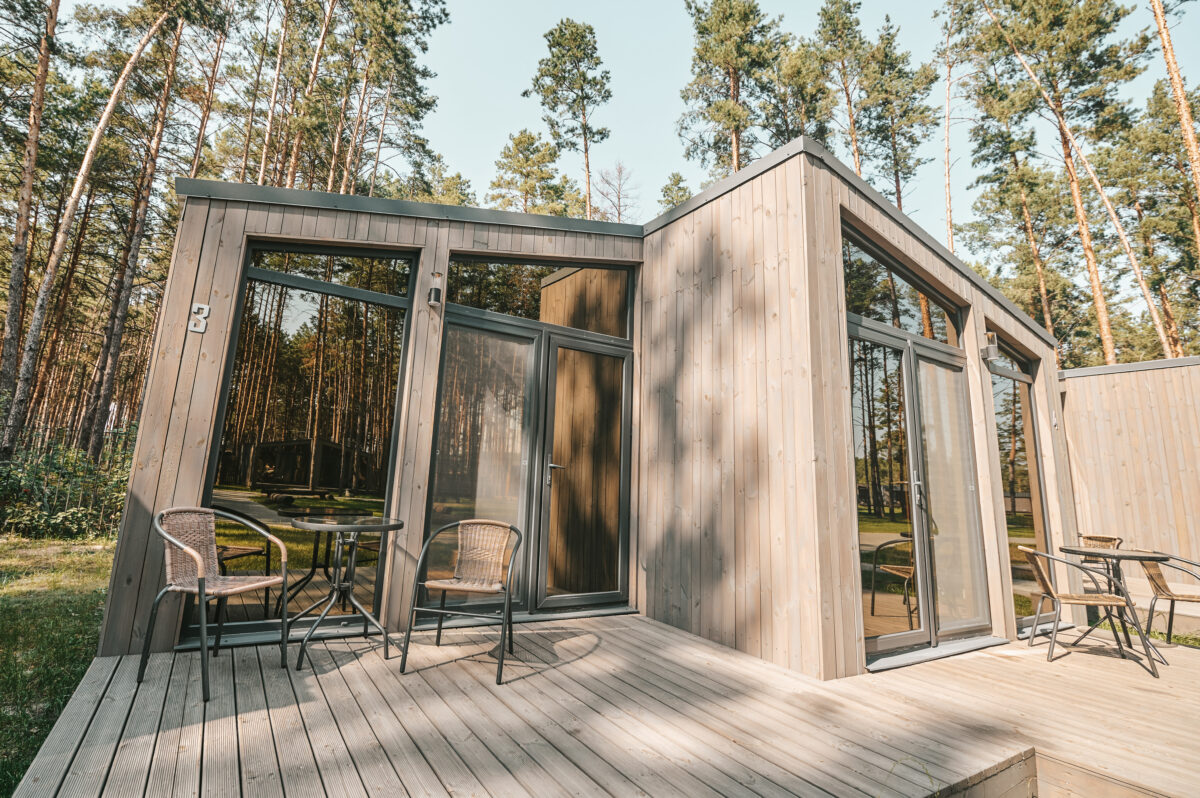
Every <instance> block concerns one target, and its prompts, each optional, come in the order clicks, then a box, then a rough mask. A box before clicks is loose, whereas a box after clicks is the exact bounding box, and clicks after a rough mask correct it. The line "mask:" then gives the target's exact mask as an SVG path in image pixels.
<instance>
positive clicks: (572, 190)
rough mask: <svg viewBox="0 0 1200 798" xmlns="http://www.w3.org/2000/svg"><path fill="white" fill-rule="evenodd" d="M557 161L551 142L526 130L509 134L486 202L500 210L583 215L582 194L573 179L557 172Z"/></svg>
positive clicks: (553, 214)
mask: <svg viewBox="0 0 1200 798" xmlns="http://www.w3.org/2000/svg"><path fill="white" fill-rule="evenodd" d="M557 163H558V148H557V147H555V146H554V144H552V143H551V142H549V141H545V140H544V139H542V137H541V136H540V135H537V134H535V133H532V132H530V131H529V130H521V131H519V132H517V133H514V134H512V135H511V136H509V137H508V144H506V145H505V146H504V150H503V151H502V152H501V153H500V159H499V160H498V161H496V177H495V178H494V179H493V180H492V185H491V189H492V191H491V193H490V194H488V196H487V201H488V202H491V203H493V204H494V205H495V206H496V207H497V208H500V209H501V210H515V211H520V212H521V213H542V214H547V215H550V216H574V217H580V216H583V215H584V200H583V196H582V195H581V194H580V193H579V189H578V188H577V187H576V185H575V182H574V181H573V180H571V179H570V178H568V177H567V176H565V175H560V174H559V173H558V168H557Z"/></svg>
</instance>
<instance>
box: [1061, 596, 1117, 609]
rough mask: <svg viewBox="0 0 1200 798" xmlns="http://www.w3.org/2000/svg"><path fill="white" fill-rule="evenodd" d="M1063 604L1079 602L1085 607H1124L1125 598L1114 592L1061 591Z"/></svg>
mask: <svg viewBox="0 0 1200 798" xmlns="http://www.w3.org/2000/svg"><path fill="white" fill-rule="evenodd" d="M1058 600H1059V601H1061V602H1062V603H1063V604H1078V605H1081V606H1084V607H1124V606H1125V599H1123V598H1121V597H1120V596H1114V595H1113V594H1112V593H1059V594H1058Z"/></svg>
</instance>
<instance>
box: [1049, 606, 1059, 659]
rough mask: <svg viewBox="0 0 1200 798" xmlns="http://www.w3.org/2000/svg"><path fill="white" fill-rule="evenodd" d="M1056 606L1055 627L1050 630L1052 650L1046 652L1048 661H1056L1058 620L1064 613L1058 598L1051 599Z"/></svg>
mask: <svg viewBox="0 0 1200 798" xmlns="http://www.w3.org/2000/svg"><path fill="white" fill-rule="evenodd" d="M1050 601H1051V602H1052V603H1053V604H1054V621H1053V623H1054V625H1053V626H1052V627H1051V628H1050V650H1049V651H1047V652H1046V661H1047V662H1053V661H1054V644H1055V642H1056V641H1057V640H1058V618H1059V615H1060V614H1061V613H1062V602H1060V601H1059V600H1058V599H1056V598H1052V599H1050Z"/></svg>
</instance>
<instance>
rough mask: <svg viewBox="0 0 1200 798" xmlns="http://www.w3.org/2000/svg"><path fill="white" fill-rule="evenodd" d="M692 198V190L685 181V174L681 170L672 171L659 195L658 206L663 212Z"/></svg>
mask: <svg viewBox="0 0 1200 798" xmlns="http://www.w3.org/2000/svg"><path fill="white" fill-rule="evenodd" d="M691 198H692V190H691V189H690V188H688V187H687V183H686V182H684V179H683V175H681V174H680V173H679V172H672V173H671V174H670V175H668V176H667V182H666V184H664V185H663V187H662V191H661V192H660V195H659V200H658V206H659V207H660V208H662V210H663V212H664V213H665V212H667V211H669V210H671V209H672V208H676V207H678V206H680V205H682V204H683V203H685V202H687V201H688V200H690V199H691Z"/></svg>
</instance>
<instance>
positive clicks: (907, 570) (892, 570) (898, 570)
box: [871, 537, 917, 629]
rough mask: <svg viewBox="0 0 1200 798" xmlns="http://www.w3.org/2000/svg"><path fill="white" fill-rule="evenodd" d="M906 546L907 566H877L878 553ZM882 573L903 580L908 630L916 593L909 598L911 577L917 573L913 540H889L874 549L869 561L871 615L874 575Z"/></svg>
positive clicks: (873, 612) (873, 600) (907, 538)
mask: <svg viewBox="0 0 1200 798" xmlns="http://www.w3.org/2000/svg"><path fill="white" fill-rule="evenodd" d="M905 544H907V546H908V562H907V564H891V563H887V562H885V563H884V564H883V565H880V564H879V554H880V552H882V551H884V550H886V549H889V548H892V547H894V546H901V545H905ZM880 571H882V572H883V573H885V574H888V575H890V576H896V577H899V578H900V579H903V580H904V585H903V589H902V594H903V596H904V599H903V601H904V608H905V609H906V610H907V611H908V628H909V629H912V628H913V613H914V612H915V611H916V598H917V595H916V591H915V590H914V591H913V593H912V596H911V597H910V596H909V588H910V587H911V586H912V581H913V576H914V575H915V574H916V572H917V568H916V563H915V562H914V561H913V539H912V538H911V537H901V538H896V539H895V540H889V541H886V542H884V543H880V544H879V545H878V546H876V547H875V551H874V553H873V555H872V559H871V614H872V615H874V614H875V575H876V574H878V573H879V572H880Z"/></svg>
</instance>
